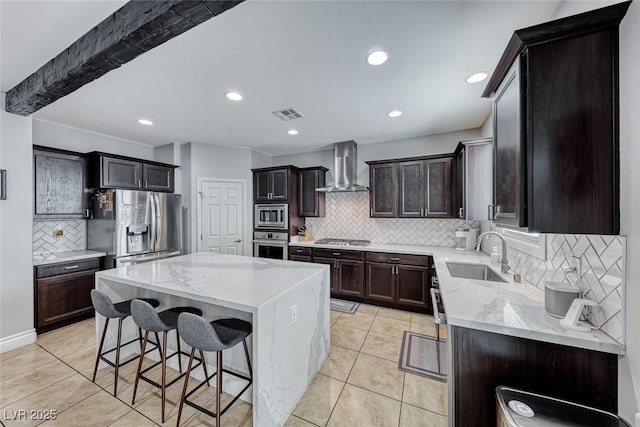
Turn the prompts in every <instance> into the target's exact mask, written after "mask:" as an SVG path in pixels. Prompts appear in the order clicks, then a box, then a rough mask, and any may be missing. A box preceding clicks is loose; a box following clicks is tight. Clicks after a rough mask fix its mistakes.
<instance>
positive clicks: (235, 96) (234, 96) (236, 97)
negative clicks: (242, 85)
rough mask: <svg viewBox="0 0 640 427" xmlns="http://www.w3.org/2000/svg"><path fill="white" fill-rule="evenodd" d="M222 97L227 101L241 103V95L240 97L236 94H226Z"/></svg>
mask: <svg viewBox="0 0 640 427" xmlns="http://www.w3.org/2000/svg"><path fill="white" fill-rule="evenodd" d="M224 96H226V97H227V99H229V100H231V101H242V95H240V94H239V93H238V92H226V93H225V94H224Z"/></svg>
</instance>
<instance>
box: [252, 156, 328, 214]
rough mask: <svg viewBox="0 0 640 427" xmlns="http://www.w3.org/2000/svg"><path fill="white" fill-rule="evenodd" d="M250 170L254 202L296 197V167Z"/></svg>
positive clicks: (287, 200) (277, 200) (285, 201)
mask: <svg viewBox="0 0 640 427" xmlns="http://www.w3.org/2000/svg"><path fill="white" fill-rule="evenodd" d="M252 171H253V199H254V201H255V202H281V203H283V202H284V203H287V202H291V201H292V200H296V199H297V198H296V196H297V193H298V188H297V184H298V168H296V167H294V166H279V167H273V168H260V169H252ZM314 190H315V189H314ZM289 210H290V211H291V209H289Z"/></svg>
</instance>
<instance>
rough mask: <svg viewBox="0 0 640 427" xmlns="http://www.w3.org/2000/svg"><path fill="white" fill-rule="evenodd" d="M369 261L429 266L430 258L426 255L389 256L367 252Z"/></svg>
mask: <svg viewBox="0 0 640 427" xmlns="http://www.w3.org/2000/svg"><path fill="white" fill-rule="evenodd" d="M367 261H375V262H388V263H392V264H405V265H421V266H425V267H428V266H429V264H430V263H429V257H428V256H426V255H405V254H388V253H382V252H367Z"/></svg>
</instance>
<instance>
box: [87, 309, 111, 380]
mask: <svg viewBox="0 0 640 427" xmlns="http://www.w3.org/2000/svg"><path fill="white" fill-rule="evenodd" d="M108 326H109V318H108V317H107V320H106V321H105V322H104V329H103V330H102V338H100V346H99V347H98V354H97V355H96V365H95V366H94V368H93V378H92V379H91V381H92V382H94V383H95V382H96V373H97V372H98V363H100V356H101V355H102V347H103V346H104V339H105V337H106V336H107V327H108Z"/></svg>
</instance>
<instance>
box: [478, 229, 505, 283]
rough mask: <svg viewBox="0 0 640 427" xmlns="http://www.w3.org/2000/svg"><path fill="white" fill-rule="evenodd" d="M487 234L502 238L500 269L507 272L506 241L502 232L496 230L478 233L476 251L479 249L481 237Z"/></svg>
mask: <svg viewBox="0 0 640 427" xmlns="http://www.w3.org/2000/svg"><path fill="white" fill-rule="evenodd" d="M487 235H494V236H498V237H499V238H500V240H502V259H501V260H500V271H501V272H502V273H508V272H509V262H508V261H507V241H506V240H505V238H504V236H502V234H500V233H498V232H496V231H487V232H485V233H482V234H481V235H479V236H478V241H477V242H476V252H479V251H480V243H481V242H482V239H483V238H484V236H487Z"/></svg>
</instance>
